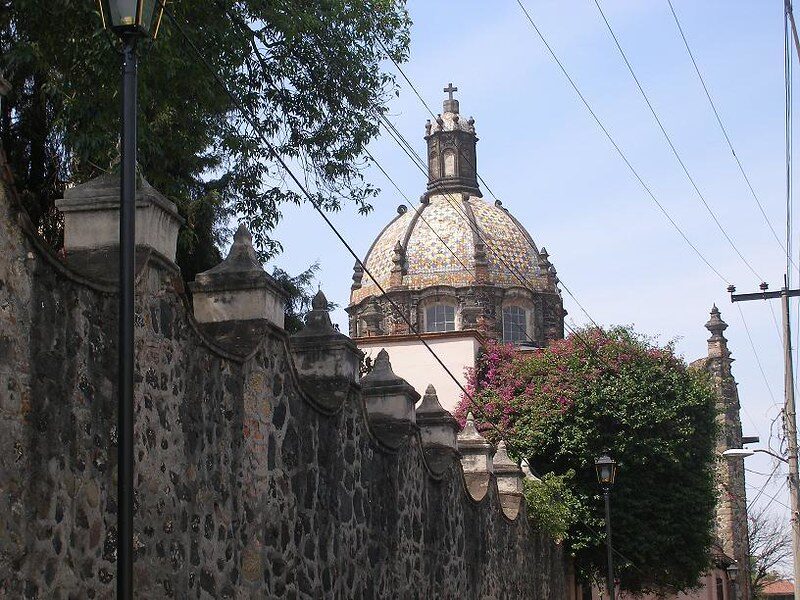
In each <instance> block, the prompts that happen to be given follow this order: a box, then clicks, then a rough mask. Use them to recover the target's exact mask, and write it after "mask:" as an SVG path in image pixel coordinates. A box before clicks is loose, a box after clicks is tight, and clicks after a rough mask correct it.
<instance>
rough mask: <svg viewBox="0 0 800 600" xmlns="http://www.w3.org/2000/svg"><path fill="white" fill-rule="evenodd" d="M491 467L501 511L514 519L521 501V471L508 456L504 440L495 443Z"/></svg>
mask: <svg viewBox="0 0 800 600" xmlns="http://www.w3.org/2000/svg"><path fill="white" fill-rule="evenodd" d="M492 467H493V469H494V475H495V478H496V480H497V491H498V492H500V504H501V505H502V507H503V512H504V513H505V514H506V516H507V517H508V518H510V519H515V518H516V517H517V514H518V513H519V508H520V505H521V503H522V480H523V472H522V469H521V468H520V466H519V465H518V464H517V463H515V462H514V461H513V460H511V458H510V457H509V456H508V452H507V450H506V443H505V442H504V441H501V442H500V443H499V444H498V445H497V452H496V453H495V455H494V460H493V461H492Z"/></svg>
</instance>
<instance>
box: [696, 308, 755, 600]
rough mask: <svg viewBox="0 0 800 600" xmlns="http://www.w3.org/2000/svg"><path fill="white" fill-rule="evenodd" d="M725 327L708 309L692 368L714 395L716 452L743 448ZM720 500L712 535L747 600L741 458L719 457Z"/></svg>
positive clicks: (715, 312)
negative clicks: (704, 349)
mask: <svg viewBox="0 0 800 600" xmlns="http://www.w3.org/2000/svg"><path fill="white" fill-rule="evenodd" d="M727 328H728V324H727V323H726V322H725V321H723V320H722V317H721V316H720V312H719V309H718V308H717V307H716V305H715V306H714V307H713V308H712V309H711V318H710V319H709V320H708V322H707V323H706V329H708V330H709V331H710V332H711V337H710V338H708V357H707V358H703V359H700V360H698V361H695V362H694V363H693V366H696V367H699V368H702V369H704V370H706V371H707V372H708V373H709V374H710V375H711V381H712V384H713V386H714V391H715V392H716V396H717V409H718V417H717V419H718V424H719V428H720V429H719V433H718V435H717V453H718V454H720V455H721V453H722V452H724V451H725V450H727V449H728V448H741V447H742V421H741V418H740V408H741V407H740V404H739V393H738V391H737V387H736V386H737V384H736V380H735V379H734V377H733V373H732V371H731V364H732V363H733V359H732V358H731V353H730V350H729V349H728V340H727V339H726V338H725V335H724V331H725V330H726V329H727ZM717 477H718V486H719V500H718V504H717V515H716V517H717V518H716V523H715V526H716V527H715V529H716V531H715V533H716V536H717V539H718V543H719V545H720V547H721V550H722V551H723V552H724V553H725V555H726V556H727V557H729V558H730V559H733V560H735V561H736V562H737V564H738V566H739V576H738V580H739V581H738V585H739V597H740V598H750V580H749V576H748V561H749V558H748V557H749V555H750V544H749V540H748V534H747V497H746V492H745V480H744V462H743V461H742V460H741V459H726V458H722V457H720V459H719V466H718V470H717Z"/></svg>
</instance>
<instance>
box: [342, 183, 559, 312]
mask: <svg viewBox="0 0 800 600" xmlns="http://www.w3.org/2000/svg"><path fill="white" fill-rule="evenodd" d="M398 213H399V214H398V216H397V217H395V218H394V219H393V220H392V221H391V222H390V223H389V224H388V225H387V226H386V227H385V228H384V229H383V231H382V232H381V233H380V234H379V235H378V237H377V239H376V240H375V241H374V242H373V244H372V246H371V248H370V249H369V251H368V252H367V255H366V258H365V260H364V265H365V266H366V270H367V271H368V272H369V273H371V274H372V276H373V277H374V278H375V280H376V281H377V283H378V284H380V286H381V287H383V289H384V290H389V289H396V288H398V287H402V288H403V289H408V290H415V289H416V290H420V289H424V288H428V287H432V286H440V285H445V286H452V287H465V286H471V285H475V284H479V285H491V286H500V287H530V288H539V289H542V290H545V289H547V290H549V291H552V288H553V287H554V281H553V280H554V277H553V272H554V269H553V268H552V265H551V264H550V262H549V261H548V258H547V253H546V251H543V252H541V253H540V252H539V251H538V249H537V248H536V245H535V244H534V242H533V240H532V239H531V237H530V235H529V234H528V232H527V231H526V230H525V228H524V227H522V225H521V224H520V223H519V222H518V221H517V220H516V219H515V218H514V217H513V216H512V215H511V214H510V213H509V212H508V210H506V209H505V208H503V207H502V206H501V205H499V203H495V204H490V203H488V202H486V201H485V200H483V199H481V198H479V197H476V196H471V195H469V194H466V193H449V194H432V195H430V196H428V197H427V198H426V200H425V201H423V203H422V204H421V205H420V206H419V207H418V208H417V209H416V210H414V209H407V208H406V207H405V206H401V207H400V209H399V210H398ZM510 270H513V271H514V272H513V273H512V272H510ZM517 275H518V276H517ZM520 278H522V279H523V280H524V281H525V283H524V284H523V283H522V282H521V281H520ZM379 295H380V290H379V289H378V286H377V285H376V284H375V281H373V280H372V278H371V277H370V276H369V275H367V274H366V273H364V274H361V273H360V269H358V268H357V269H356V275H355V276H354V285H353V290H352V294H351V298H350V303H351V305H354V304H358V303H360V302H361V301H362V300H364V299H365V298H368V297H370V296H379Z"/></svg>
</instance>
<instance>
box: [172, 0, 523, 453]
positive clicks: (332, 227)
mask: <svg viewBox="0 0 800 600" xmlns="http://www.w3.org/2000/svg"><path fill="white" fill-rule="evenodd" d="M160 2H161V7H162V9H163V11H164V14H166V15H167V17H168V19H169V20H170V22H171V23H172V24H173V25H174V26H175V27H176V28H177V29H178V31H179V33H180V34H181V37H182V38H183V39H184V41H186V43H187V44H189V46H190V47H191V48H192V50H193V51H194V53H195V54H196V55H197V57H198V58H199V59H200V61H201V62H202V63H203V65H204V66H205V68H206V70H208V71H209V73H210V74H211V75H212V77H213V78H214V79H215V81H216V82H217V84H218V85H219V86H220V87H221V88H222V89H223V91H224V92H225V94H226V95H227V96H228V97H229V98H230V100H231V101H232V102H233V104H234V105H235V106H236V108H237V110H238V111H239V112H240V114H241V115H242V117H243V118H244V119H245V120H246V121H247V122H248V123H249V125H250V126H251V128H252V129H253V132H254V134H255V135H257V136H258V137H259V138H260V139H261V141H262V143H264V145H265V146H266V147H267V149H268V150H269V152H270V154H271V155H272V157H273V158H274V159H275V160H276V161H277V162H278V164H279V165H280V166H281V168H282V169H283V171H284V172H285V173H286V174H287V175H288V176H289V177H290V179H291V180H292V181H293V182H294V184H295V185H296V186H297V187H298V188H299V189H300V190H301V191H302V192H303V195H304V196H305V197H306V199H307V200H308V201H309V202H310V203H311V205H312V206H313V208H314V210H315V211H316V212H317V213H318V214H319V215H320V216H321V217H322V219H323V220H324V222H325V223H326V225H327V226H328V228H329V229H330V230H331V231H332V232H333V233H334V235H335V236H336V237H337V239H338V240H339V241H340V242H341V243H342V245H344V247H345V249H346V250H347V251H348V252H349V253H350V255H351V256H353V258H354V259H355V261H356V264H358V265H359V266H360V267H361V268H362V269H363V271H364V273H365V274H366V275H367V276H368V277H370V279H372V281H373V282H374V283H375V286H376V287H377V288H378V290H380V292H381V295H382V297H383V298H384V299H385V300H386V301H387V302H388V303H389V305H390V306H391V307H392V308H393V309H394V311H395V312H396V313H397V314H398V315H399V316H400V318H401V319H402V320H403V321H404V322H405V323H406V324H407V325H408V327H409V331H410V332H411V333H412V335H414V336H416V337H417V339H419V341H420V342H421V343H422V344H423V346H424V347H425V348H426V350H427V351H428V352H429V353H430V354H431V355H432V356H433V358H434V360H436V362H437V363H438V364H439V366H440V367H441V368H442V369H444V371H445V372H446V373H447V375H448V376H449V377H450V379H452V380H453V382H454V383H455V384H456V385H457V386H458V388H459V389H460V390H461V391H462V394H463V398H464V399H466V400H467V401H468V402H469V404H470V405H471V406H472V407H473V408H475V409H477V410H478V411H479V413H478V414H479V416H481V413H482V412H483V411H484V410H485V409H484V407H482V406H480V405H478V404H477V403H476V402H475V401H474V398H473V397H472V395H471V394H469V392H467V390H466V388H465V387H464V385H463V384H462V383H461V382H460V381H459V380H458V379H457V378H456V377H455V375H454V374H453V373H452V371H451V370H450V369H449V368H448V367H447V365H445V364H444V362H443V361H442V359H441V358H440V357H439V355H438V354H437V353H436V351H435V350H433V348H432V347H431V346H430V344H428V342H427V341H426V340H425V338H424V337H423V336H422V335H421V334H420V333H419V332H418V331H417V329H416V327H415V326H414V325H413V324H412V323H411V321H410V320H409V318H408V317H407V316H406V315H405V313H404V312H403V311H402V310H401V309H400V307H399V306H397V304H396V303H395V302H394V301H393V300H392V299H391V298H390V297H389V296H388V294H387V293H386V290H385V289H384V288H383V286H382V285H381V284H380V283H379V282H378V281H377V280H376V279H375V278H374V277H373V276H372V274H371V273H370V271H369V269H368V268H367V267H366V265H365V264H364V262H363V261H362V260H361V259H360V258H359V256H358V255H357V254H356V252H355V251H354V250H353V248H352V246H351V245H350V244H349V242H347V240H346V239H345V238H344V236H343V235H342V234H341V232H339V230H338V229H337V227H336V226H335V225H334V224H333V223H332V222H331V221H330V219H329V218H328V216H327V215H326V214H325V212H324V211H323V210H322V208H321V207H320V206H319V204H318V203H317V202H316V200H315V199H314V197H313V196H312V195H311V194H310V193H309V192H308V190H307V189H306V188H305V186H304V185H303V184H302V183H301V182H300V180H299V179H298V178H297V176H296V175H295V174H294V172H293V171H292V170H291V168H290V167H289V165H288V164H287V163H286V161H285V160H284V159H283V158H282V157H281V156H280V154H278V152H277V151H276V149H275V147H274V146H273V144H272V143H271V142H270V141H269V139H267V138H266V136H265V135H264V134H263V132H261V130H260V128H259V127H258V125H257V121H256V119H255V117H254V116H253V115H252V114H250V112H249V111H248V110H247V109H246V108H245V107H244V105H243V104H242V103H241V101H240V100H239V99H238V98H237V97H236V95H235V94H233V92H231V91H230V89H229V88H228V86H227V85H226V83H225V81H224V80H223V79H222V77H221V76H220V75H219V73H217V71H216V70H215V69H214V67H213V66H212V65H211V63H209V62H208V59H207V58H206V57H205V56H204V55H203V54H202V52H200V50H199V48H198V47H197V45H196V44H195V43H194V41H193V40H192V39H191V38H190V37H189V36H188V34H187V33H186V31H185V30H184V28H183V26H182V25H181V24H180V23H179V22H178V20H177V19H176V17H175V16H174V15H173V14H172V12H171V11H170V10H169V9H167V8H166V7H165V0H160ZM483 416H484V421H485V422H486V423H487V424H488V425H489V426H490V428H492V429H494V430H495V431H496V432H497V434H498V436H499V437H500V439H502V440H505V436H504V435H503V432H502V430H501V429H500V428H499V427H498V426H497V425H496V424H495V423H493V422H492V421H491V420H489V419H488V418H486V415H483ZM505 441H506V446H507V448H508V449H509V450H510V451H511V452H512V453H517V454H519V456H520V457H524V453H522V452H518V451H516V449H515V448H514V444H513V443H510V442H509V441H508V440H505Z"/></svg>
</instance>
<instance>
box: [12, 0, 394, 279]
mask: <svg viewBox="0 0 800 600" xmlns="http://www.w3.org/2000/svg"><path fill="white" fill-rule="evenodd" d="M168 7H169V10H170V12H172V13H173V14H174V15H175V18H176V20H177V21H179V22H180V23H181V24H182V26H183V28H184V29H185V30H186V32H187V33H188V35H189V36H190V37H191V38H192V40H193V41H194V42H195V43H196V44H197V45H198V46H199V47H200V48H201V50H202V52H203V53H204V55H205V57H206V58H207V59H208V60H209V61H210V62H211V63H212V65H213V67H214V69H215V70H216V71H217V72H219V73H220V75H221V77H222V79H223V80H224V81H226V82H227V84H228V86H229V87H230V88H231V89H232V91H233V92H234V94H235V95H236V96H237V97H238V98H239V99H240V100H241V101H242V103H243V104H244V105H245V106H246V107H247V108H248V110H249V111H250V112H251V113H252V114H254V115H257V119H258V121H259V129H260V130H261V131H262V132H264V133H265V135H266V136H267V138H268V139H270V140H271V142H272V143H273V144H274V145H275V147H276V148H277V150H278V152H279V154H281V155H282V156H283V157H284V158H285V159H286V160H287V161H289V163H290V164H292V165H294V166H295V167H296V169H297V171H298V172H302V174H303V176H304V178H305V180H306V182H307V183H308V186H309V187H310V191H311V192H312V194H314V195H315V198H316V200H317V201H318V202H319V203H320V204H321V205H322V207H323V208H324V209H326V210H339V209H340V208H341V207H342V205H343V204H344V203H345V202H349V203H354V204H355V206H356V207H357V208H358V209H359V210H360V211H362V212H366V211H368V210H370V208H371V207H370V199H371V198H372V197H373V196H374V194H375V193H376V190H375V189H374V188H373V187H372V186H371V185H370V184H369V183H368V182H365V181H364V179H363V177H362V172H361V169H362V167H363V166H364V164H365V161H364V160H363V151H364V148H365V146H366V144H367V143H368V142H369V140H370V139H372V138H373V137H374V136H375V135H376V133H377V120H376V118H375V116H374V110H376V109H377V110H380V109H381V107H383V106H384V105H385V102H386V100H387V98H388V96H389V94H391V93H392V92H393V91H394V89H395V86H394V81H393V79H392V77H391V76H389V75H388V74H386V73H385V72H383V71H382V70H381V68H380V67H381V61H382V60H384V59H385V58H386V56H387V53H388V55H389V56H391V57H393V58H394V59H396V60H403V59H404V58H405V56H406V54H407V51H408V41H409V40H408V27H409V20H408V16H407V14H406V11H405V8H404V3H403V0H372V1H371V2H369V3H365V2H355V3H352V2H346V1H345V0H321V1H319V2H287V1H285V0H266V1H264V0H214V1H211V2H183V1H177V2H170V3H169V4H168ZM117 44H118V42H116V40H115V39H113V36H112V35H111V34H109V33H107V32H105V31H103V30H101V24H100V18H99V14H98V13H97V10H96V3H95V2H94V0H82V1H80V2H76V1H74V0H13V1H11V0H0V70H2V71H4V72H5V77H6V78H7V79H8V80H9V81H10V83H11V84H12V86H13V89H12V91H11V94H10V95H9V96H8V98H7V99H6V101H4V102H3V111H2V114H0V123H2V144H3V147H4V148H5V149H6V151H7V153H8V155H9V160H10V162H11V165H12V168H13V170H14V173H15V176H16V178H17V187H18V189H19V191H20V192H21V196H22V198H23V201H24V203H25V205H26V207H27V209H28V212H29V213H30V215H31V218H32V220H33V222H34V223H35V224H36V225H37V227H38V228H39V230H40V232H41V233H42V234H43V235H44V236H45V237H46V238H47V239H48V240H49V241H50V242H51V243H53V244H54V245H58V244H59V243H60V235H61V229H60V222H59V217H58V214H57V212H56V211H55V209H54V206H53V203H54V200H55V199H57V198H59V197H60V196H61V195H62V193H63V190H64V188H65V187H66V186H68V185H72V184H76V183H81V182H84V181H86V180H88V179H90V178H92V177H95V176H96V175H98V174H100V173H101V172H102V171H104V170H107V169H109V168H110V166H111V165H112V164H113V162H114V161H115V160H116V157H117V149H116V148H117V140H118V131H119V111H120V108H119V105H120V98H119V88H120V84H119V80H120V76H119V71H120V59H119V56H118V54H117V52H116V51H115V48H114V46H115V45H117ZM139 54H140V56H141V60H140V66H139V132H138V135H139V163H140V165H141V166H142V170H143V172H144V174H145V176H146V177H147V178H148V180H149V181H150V182H151V183H152V184H153V185H154V186H155V187H156V188H158V189H159V190H160V191H161V192H163V193H164V194H165V195H166V196H167V197H169V198H170V199H171V200H173V201H174V202H175V203H176V204H177V205H178V208H179V210H180V211H181V213H182V214H183V215H184V216H186V217H187V218H188V224H187V231H184V232H182V234H181V237H180V248H179V251H178V256H179V264H180V265H181V267H182V268H183V269H184V271H185V273H184V274H185V276H187V277H188V278H191V277H192V276H193V275H194V273H195V272H197V271H199V270H203V269H205V268H208V267H209V266H211V265H213V264H214V262H216V261H217V260H218V258H219V257H218V254H217V251H216V247H215V246H216V244H217V242H218V241H219V239H218V237H219V236H220V235H224V234H225V231H224V230H221V229H220V228H219V226H220V224H224V223H225V222H227V220H228V219H229V218H230V217H231V216H232V215H236V216H237V217H238V218H239V219H241V220H244V221H245V222H246V223H247V225H248V226H249V228H250V230H251V232H252V234H253V238H254V242H255V244H256V247H257V248H259V249H260V251H261V253H262V258H268V257H269V256H271V255H274V254H275V253H276V252H278V251H279V250H280V243H279V242H278V241H277V240H275V239H273V238H271V237H270V235H269V233H270V231H271V230H272V229H273V228H274V227H275V225H276V224H277V223H278V221H279V219H280V218H281V206H282V205H283V204H285V203H286V202H293V203H300V202H302V201H304V199H303V198H302V197H301V196H300V195H299V194H298V193H297V192H296V191H293V190H290V189H288V188H287V186H286V185H285V183H284V181H283V177H284V175H283V173H282V172H281V171H280V169H279V168H278V167H277V165H276V163H275V161H274V159H273V158H272V157H271V156H270V155H269V152H268V150H267V148H266V147H265V145H264V144H263V143H262V142H261V141H260V140H259V139H258V137H257V136H256V135H254V134H253V132H252V131H251V130H250V128H249V126H247V125H246V124H245V123H244V122H243V119H242V118H241V115H240V114H239V113H238V112H237V111H236V110H234V107H233V105H232V103H231V101H230V99H229V98H228V97H227V96H226V95H225V93H224V92H223V91H222V89H221V88H220V87H219V86H218V85H217V84H216V83H215V81H214V79H213V77H212V76H211V75H210V74H209V73H208V72H207V71H206V69H205V68H204V66H203V65H202V63H201V62H200V60H199V59H198V58H197V56H196V55H195V54H194V53H193V51H192V50H191V48H190V47H189V46H188V45H187V44H186V42H185V41H184V40H183V39H182V37H181V35H180V33H179V31H178V29H177V28H176V27H175V25H174V24H173V23H172V22H171V20H170V19H169V18H168V17H166V16H165V17H164V20H163V22H162V24H161V28H160V30H159V34H158V39H157V40H156V41H155V42H150V41H143V42H141V43H140V46H139Z"/></svg>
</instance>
